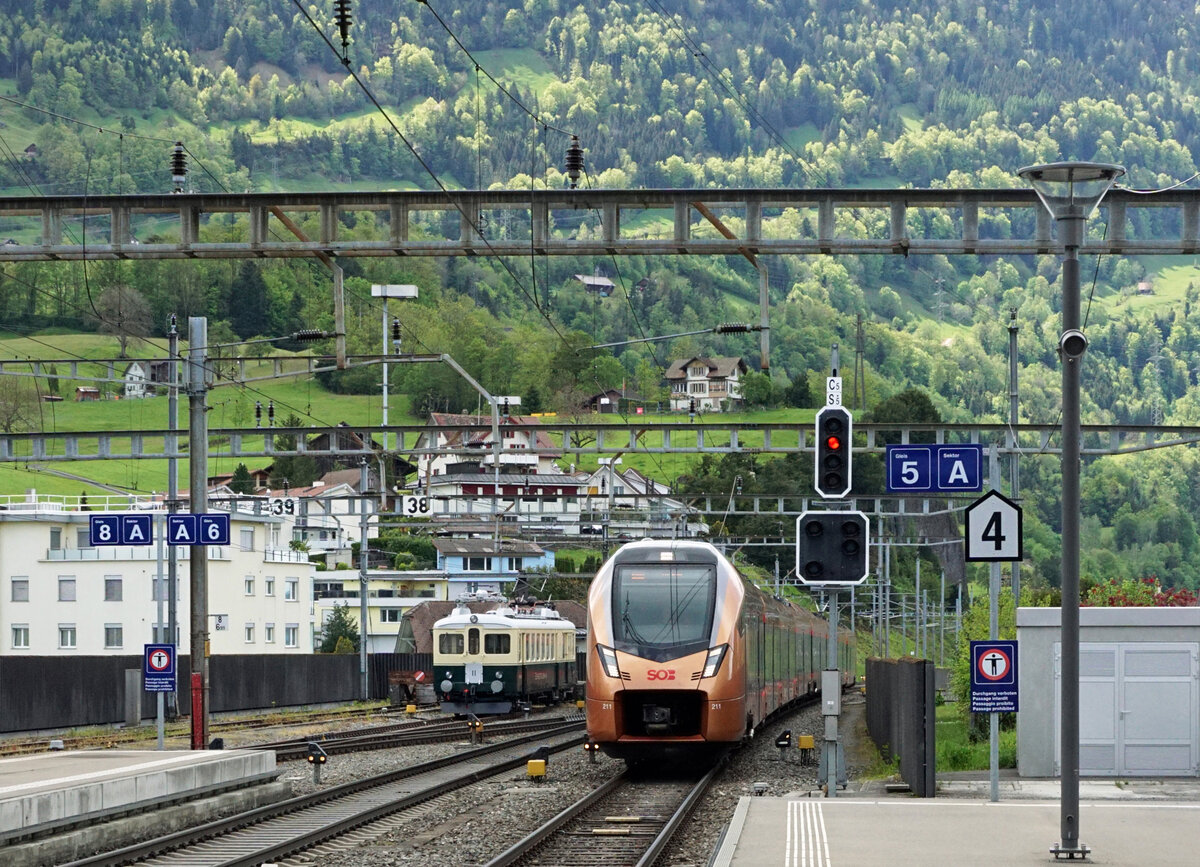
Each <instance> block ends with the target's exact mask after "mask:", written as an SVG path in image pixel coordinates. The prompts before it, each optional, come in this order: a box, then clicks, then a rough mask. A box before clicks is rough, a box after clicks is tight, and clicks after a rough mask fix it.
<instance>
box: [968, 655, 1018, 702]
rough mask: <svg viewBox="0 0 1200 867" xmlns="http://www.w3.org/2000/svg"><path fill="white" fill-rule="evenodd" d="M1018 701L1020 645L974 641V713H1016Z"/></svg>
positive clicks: (972, 697) (972, 667)
mask: <svg viewBox="0 0 1200 867" xmlns="http://www.w3.org/2000/svg"><path fill="white" fill-rule="evenodd" d="M1018 709H1019V708H1018V701H1017V642H1015V641H972V642H971V713H1013V712H1016V711H1017V710H1018Z"/></svg>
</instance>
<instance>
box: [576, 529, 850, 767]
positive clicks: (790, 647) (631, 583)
mask: <svg viewBox="0 0 1200 867" xmlns="http://www.w3.org/2000/svg"><path fill="white" fill-rule="evenodd" d="M827 629H828V624H827V623H826V622H825V621H823V620H821V619H820V618H818V617H817V616H816V615H815V614H813V613H812V612H810V611H807V610H805V609H804V608H801V607H800V606H798V605H795V604H793V603H791V602H788V601H785V600H782V599H779V598H777V597H774V596H772V595H770V594H768V593H767V592H765V591H763V590H761V589H759V588H758V587H757V586H755V585H754V584H753V583H752V582H751V581H749V580H748V579H746V578H745V577H743V576H742V575H741V573H740V572H739V571H738V569H737V568H736V567H735V566H734V565H733V564H732V563H731V562H730V561H729V560H728V559H727V558H726V557H725V556H724V555H723V554H722V553H721V552H720V551H718V550H717V549H716V548H715V547H714V546H713V545H711V544H709V543H707V542H698V541H692V540H673V539H654V540H644V541H640V542H632V543H630V544H627V545H623V546H622V547H621V548H619V549H618V550H617V551H616V552H615V553H614V554H613V555H612V557H610V558H609V559H608V561H607V562H605V563H604V565H603V566H601V568H600V571H599V572H598V573H597V574H596V577H595V578H594V579H593V581H592V585H591V588H590V589H589V591H588V651H587V730H588V736H589V738H590V739H591V740H593V741H595V743H596V744H597V745H598V746H599V747H600V749H601V750H603V751H604V752H605V753H606V754H608V755H610V756H615V757H618V758H624V759H626V760H627V761H629V762H634V763H636V762H640V761H644V760H649V759H669V758H688V757H693V756H694V757H701V756H705V757H708V756H715V755H717V754H719V753H721V752H724V751H725V750H727V749H729V748H730V747H732V746H734V745H736V744H737V743H739V742H741V741H742V740H743V739H745V738H748V737H750V736H751V735H752V734H753V732H754V730H755V728H756V727H758V726H759V725H761V724H762V723H763V722H764V721H765V720H767V719H769V718H770V717H771V716H773V715H775V714H776V713H778V712H779V711H781V710H783V709H786V708H788V707H790V706H792V705H794V704H796V703H798V702H800V701H801V700H803V699H805V698H806V697H808V696H811V695H812V694H814V693H816V692H817V690H818V689H819V685H820V673H821V670H822V669H823V668H824V667H825V660H826V655H827V654H826V636H827V634H828V633H827ZM838 647H839V653H838V655H839V659H838V668H839V669H840V670H841V671H842V683H843V685H848V684H849V683H852V682H853V679H854V656H853V642H852V636H851V635H850V634H849V633H843V634H841V635H839V641H838Z"/></svg>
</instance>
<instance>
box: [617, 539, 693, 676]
mask: <svg viewBox="0 0 1200 867" xmlns="http://www.w3.org/2000/svg"><path fill="white" fill-rule="evenodd" d="M716 593H717V572H716V568H715V567H714V566H712V565H710V564H705V563H650V564H640V563H639V564H628V565H619V566H617V568H616V575H615V576H614V579H613V593H612V596H613V638H614V640H615V643H616V645H617V647H618V648H620V649H622V650H626V651H630V652H635V653H642V654H645V655H649V656H650V657H651V658H656V659H659V660H665V659H671V658H674V657H677V656H683V655H686V654H688V653H694V652H696V651H697V650H701V649H704V648H707V647H708V642H709V636H710V635H711V633H712V621H713V609H714V606H715V605H716ZM655 651H657V652H655Z"/></svg>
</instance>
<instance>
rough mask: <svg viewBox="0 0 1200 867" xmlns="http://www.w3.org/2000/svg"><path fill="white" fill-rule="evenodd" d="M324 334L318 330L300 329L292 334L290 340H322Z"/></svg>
mask: <svg viewBox="0 0 1200 867" xmlns="http://www.w3.org/2000/svg"><path fill="white" fill-rule="evenodd" d="M324 338H325V332H324V331H322V330H321V329H319V328H301V329H300V330H299V331H294V332H292V340H323V339H324Z"/></svg>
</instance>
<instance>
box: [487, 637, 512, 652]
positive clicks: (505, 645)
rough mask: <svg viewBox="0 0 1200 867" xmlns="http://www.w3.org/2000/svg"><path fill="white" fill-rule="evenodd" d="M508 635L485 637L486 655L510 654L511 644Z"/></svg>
mask: <svg viewBox="0 0 1200 867" xmlns="http://www.w3.org/2000/svg"><path fill="white" fill-rule="evenodd" d="M510 640H511V639H510V638H509V636H508V635H496V634H488V635H485V636H483V652H484V653H508V650H509V648H510V647H511V646H512V645H511V644H510Z"/></svg>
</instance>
